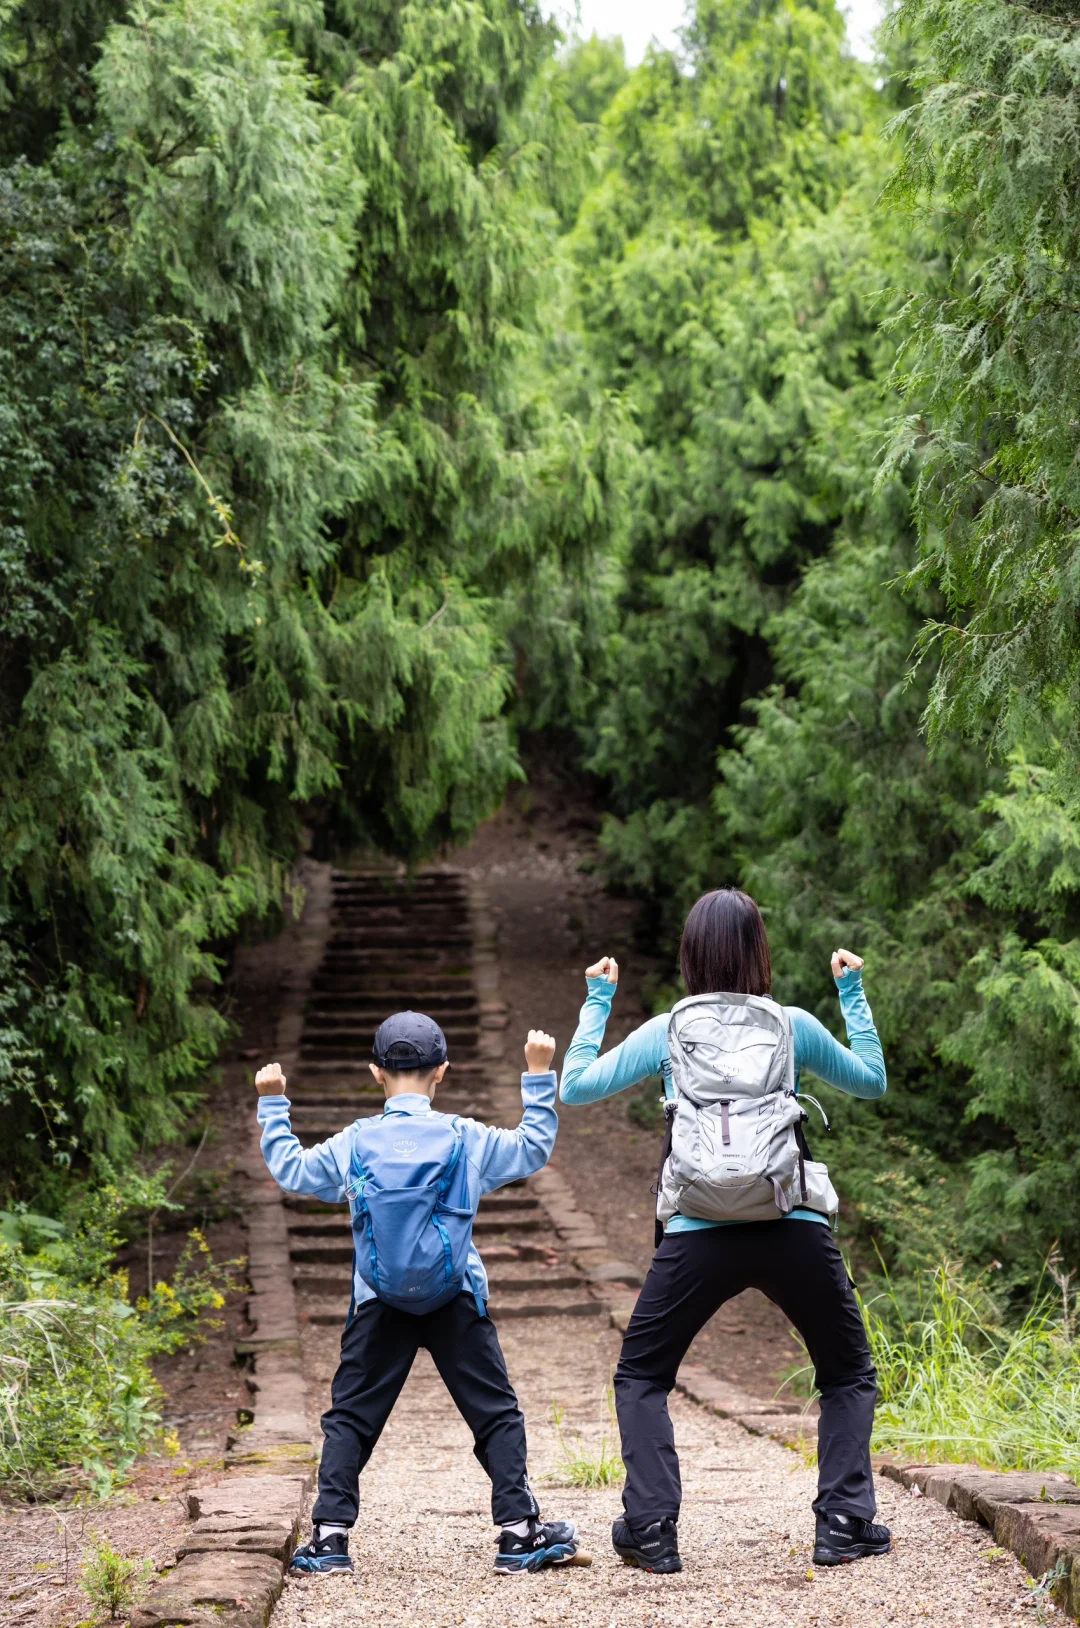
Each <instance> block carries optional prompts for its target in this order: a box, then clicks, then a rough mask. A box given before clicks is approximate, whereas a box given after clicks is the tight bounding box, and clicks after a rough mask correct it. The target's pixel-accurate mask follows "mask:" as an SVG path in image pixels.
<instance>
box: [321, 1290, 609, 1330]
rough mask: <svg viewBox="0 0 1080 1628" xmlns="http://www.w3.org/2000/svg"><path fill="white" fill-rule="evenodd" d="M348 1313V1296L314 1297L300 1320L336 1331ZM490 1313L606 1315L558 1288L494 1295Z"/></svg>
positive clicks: (594, 1304) (600, 1307) (596, 1306)
mask: <svg viewBox="0 0 1080 1628" xmlns="http://www.w3.org/2000/svg"><path fill="white" fill-rule="evenodd" d="M348 1310H349V1299H348V1295H345V1296H344V1297H343V1298H342V1299H334V1300H330V1301H322V1302H320V1301H317V1300H315V1299H314V1297H313V1298H312V1299H311V1300H310V1301H308V1303H307V1305H306V1306H305V1308H304V1310H303V1311H302V1312H301V1314H300V1320H301V1322H304V1323H310V1324H314V1325H315V1326H316V1327H323V1328H326V1327H330V1328H333V1327H336V1326H337V1325H339V1324H341V1323H344V1321H345V1318H346V1316H347V1315H348ZM488 1310H489V1312H490V1313H491V1316H492V1318H493V1319H494V1320H495V1321H498V1320H499V1319H500V1318H511V1317H596V1316H599V1315H600V1314H601V1313H606V1310H607V1308H606V1307H605V1306H603V1305H601V1303H600V1301H599V1300H592V1299H591V1298H589V1297H588V1296H585V1295H582V1294H580V1293H578V1292H576V1291H575V1290H571V1289H568V1290H565V1291H560V1290H557V1289H556V1290H550V1291H548V1292H547V1293H545V1294H543V1295H537V1296H535V1297H533V1296H530V1295H524V1294H511V1295H505V1296H503V1295H500V1296H499V1297H498V1298H496V1296H495V1295H492V1297H491V1299H490V1301H489V1302H488Z"/></svg>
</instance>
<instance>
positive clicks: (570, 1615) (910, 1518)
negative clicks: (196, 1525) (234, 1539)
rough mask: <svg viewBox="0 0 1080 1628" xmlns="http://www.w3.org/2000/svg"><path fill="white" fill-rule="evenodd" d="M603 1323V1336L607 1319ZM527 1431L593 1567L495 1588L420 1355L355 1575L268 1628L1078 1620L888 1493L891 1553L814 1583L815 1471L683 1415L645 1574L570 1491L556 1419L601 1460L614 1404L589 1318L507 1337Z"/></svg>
mask: <svg viewBox="0 0 1080 1628" xmlns="http://www.w3.org/2000/svg"><path fill="white" fill-rule="evenodd" d="M598 1321H599V1320H597V1322H598ZM500 1334H501V1338H502V1341H503V1346H504V1349H505V1351H506V1356H507V1362H508V1365H509V1368H510V1373H511V1377H512V1379H513V1380H514V1382H515V1385H516V1387H517V1390H518V1395H519V1397H520V1399H521V1401H522V1405H523V1407H524V1409H525V1413H526V1418H527V1420H528V1424H529V1440H530V1460H531V1467H532V1473H533V1478H534V1481H537V1482H540V1483H541V1487H540V1497H541V1502H542V1506H543V1509H544V1511H545V1513H546V1514H549V1515H551V1516H563V1517H569V1518H570V1519H572V1520H575V1521H576V1522H577V1523H578V1526H579V1529H580V1531H581V1533H582V1536H583V1538H584V1540H585V1542H586V1544H587V1546H588V1547H589V1549H590V1550H591V1551H592V1553H593V1554H594V1557H595V1559H594V1564H593V1565H592V1566H591V1567H590V1568H584V1567H575V1568H572V1569H566V1570H562V1571H558V1572H547V1573H543V1574H541V1575H540V1576H538V1577H496V1576H494V1574H493V1573H492V1571H491V1563H492V1558H493V1554H494V1540H493V1535H492V1534H493V1528H492V1527H491V1524H490V1513H489V1502H488V1484H487V1481H486V1479H485V1477H484V1475H483V1474H482V1472H481V1471H480V1469H479V1468H478V1466H477V1465H476V1463H475V1461H474V1459H473V1457H472V1453H471V1439H470V1437H469V1433H468V1431H467V1430H466V1428H465V1426H464V1425H463V1424H462V1422H461V1420H460V1419H459V1418H458V1416H457V1414H456V1412H455V1410H454V1407H453V1404H452V1403H451V1402H450V1399H449V1397H448V1396H447V1395H446V1393H445V1391H444V1390H443V1388H442V1386H441V1383H440V1381H439V1379H438V1376H437V1375H436V1373H435V1371H434V1368H433V1367H432V1366H431V1363H430V1361H429V1359H428V1358H427V1357H426V1355H425V1354H422V1355H421V1358H420V1359H419V1360H418V1362H417V1364H416V1367H415V1369H414V1371H413V1374H412V1376H411V1377H410V1379H409V1383H408V1385H407V1386H406V1389H405V1391H404V1392H403V1394H402V1397H401V1399H400V1401H399V1403H398V1406H397V1408H396V1409H395V1411H394V1414H393V1415H392V1417H391V1421H390V1424H389V1426H388V1428H387V1431H386V1434H385V1436H384V1437H383V1439H382V1441H381V1442H380V1444H379V1446H378V1448H377V1449H376V1452H375V1455H374V1457H373V1459H372V1461H371V1464H370V1465H369V1466H368V1469H367V1470H366V1471H365V1474H364V1477H363V1481H362V1498H361V1518H360V1525H359V1526H358V1527H357V1529H356V1532H355V1533H354V1536H353V1541H352V1553H353V1557H354V1559H355V1561H356V1563H357V1571H356V1575H355V1577H336V1578H303V1579H298V1580H290V1581H289V1582H288V1584H287V1586H286V1590H285V1593H284V1595H283V1597H282V1600H281V1602H280V1604H279V1605H278V1607H277V1609H276V1611H275V1613H274V1617H273V1622H272V1625H271V1628H324V1625H327V1628H329V1625H330V1624H333V1628H352V1625H353V1624H357V1625H359V1624H361V1623H363V1624H365V1625H366V1624H370V1623H372V1622H377V1623H378V1624H379V1625H380V1628H397V1625H398V1624H402V1625H404V1624H408V1625H410V1628H444V1625H451V1624H453V1625H464V1628H503V1625H504V1624H505V1625H511V1624H513V1625H515V1628H518V1625H521V1624H529V1623H538V1624H539V1623H544V1624H565V1625H567V1628H669V1625H670V1628H698V1625H704V1624H715V1625H720V1624H724V1625H727V1624H742V1623H748V1624H749V1623H752V1624H754V1625H755V1628H772V1625H776V1628H781V1625H783V1628H789V1625H790V1628H804V1625H809V1624H815V1623H820V1624H829V1625H830V1628H849V1625H850V1628H877V1625H878V1624H908V1623H911V1624H915V1623H922V1622H926V1621H928V1622H932V1623H933V1624H934V1625H935V1628H954V1625H955V1628H993V1625H995V1624H1001V1625H1004V1624H1016V1623H1018V1622H1032V1623H1034V1622H1037V1621H1045V1622H1055V1623H1061V1624H1064V1622H1065V1619H1064V1618H1063V1617H1062V1616H1061V1615H1060V1613H1058V1612H1057V1611H1055V1610H1054V1609H1053V1608H1052V1607H1050V1606H1047V1605H1045V1604H1042V1603H1040V1602H1039V1601H1038V1600H1037V1599H1036V1597H1035V1596H1034V1595H1033V1593H1032V1589H1031V1586H1030V1583H1029V1582H1028V1581H1027V1580H1026V1579H1025V1576H1024V1573H1023V1571H1022V1570H1021V1568H1020V1566H1019V1564H1018V1563H1017V1562H1016V1561H1015V1560H1014V1559H1013V1558H1012V1557H1011V1556H1001V1555H999V1554H998V1552H997V1551H996V1550H994V1548H993V1544H992V1539H991V1538H990V1535H989V1534H988V1533H987V1532H985V1531H983V1530H982V1529H981V1528H980V1527H977V1526H974V1525H971V1524H969V1523H966V1522H963V1521H960V1520H958V1519H957V1518H956V1517H955V1516H954V1515H951V1514H949V1513H947V1512H946V1511H945V1510H944V1509H942V1508H941V1507H940V1505H938V1504H936V1503H934V1502H933V1501H932V1500H930V1499H921V1498H920V1499H916V1498H912V1497H911V1496H910V1495H909V1494H908V1493H906V1492H904V1491H903V1490H902V1489H900V1488H899V1487H896V1486H895V1485H894V1484H893V1483H891V1482H884V1481H883V1482H881V1483H880V1485H879V1488H878V1496H879V1499H880V1507H881V1516H882V1518H883V1519H884V1520H886V1521H887V1522H888V1523H889V1524H890V1526H891V1527H892V1529H893V1532H894V1535H895V1539H896V1549H895V1551H894V1553H893V1554H892V1555H890V1556H888V1557H884V1558H882V1559H880V1560H868V1561H864V1562H861V1563H859V1564H858V1565H854V1566H850V1567H844V1568H840V1569H838V1570H835V1571H823V1570H818V1571H817V1572H815V1573H812V1574H811V1572H810V1550H811V1547H812V1515H811V1512H810V1507H809V1506H810V1500H811V1498H812V1497H813V1489H814V1472H813V1470H811V1469H809V1468H807V1467H806V1466H805V1465H804V1464H803V1463H802V1461H801V1460H800V1458H799V1457H798V1456H797V1455H795V1454H793V1453H791V1452H789V1451H788V1450H787V1449H785V1448H782V1447H779V1446H777V1445H776V1444H775V1443H773V1442H771V1441H768V1440H766V1439H764V1438H761V1437H755V1436H749V1435H747V1434H746V1433H745V1432H744V1431H743V1430H742V1429H741V1428H740V1427H739V1426H737V1425H735V1424H731V1423H729V1422H728V1421H726V1420H722V1419H718V1418H716V1417H715V1416H713V1415H711V1414H708V1413H706V1412H705V1411H704V1410H703V1409H700V1408H698V1407H696V1406H695V1405H694V1404H693V1403H690V1402H687V1401H683V1400H681V1399H679V1398H675V1399H673V1410H674V1414H675V1418H676V1430H677V1434H678V1441H679V1446H680V1452H681V1457H682V1465H683V1480H684V1487H685V1498H686V1503H685V1507H684V1512H683V1518H682V1521H681V1522H680V1547H681V1549H682V1554H683V1559H684V1562H685V1565H686V1570H685V1571H684V1572H683V1573H682V1575H681V1576H677V1577H668V1578H653V1577H648V1576H646V1575H645V1574H644V1573H642V1572H639V1571H635V1570H633V1569H631V1568H630V1567H626V1566H623V1565H621V1564H620V1563H619V1562H618V1561H617V1560H616V1558H615V1556H614V1555H613V1554H612V1552H611V1548H610V1542H609V1532H610V1523H611V1519H612V1517H613V1516H614V1515H615V1514H616V1513H617V1512H618V1508H619V1488H618V1487H617V1486H612V1487H607V1488H604V1489H602V1490H599V1491H594V1492H585V1491H582V1490H580V1489H578V1488H574V1487H566V1486H560V1485H559V1484H558V1475H559V1466H560V1464H561V1462H562V1454H561V1451H560V1446H559V1441H558V1437H557V1435H556V1432H555V1429H554V1424H553V1416H552V1409H553V1404H555V1403H558V1404H560V1405H561V1406H562V1407H563V1408H564V1410H565V1415H564V1433H565V1434H566V1439H567V1440H568V1442H574V1441H575V1437H574V1434H573V1432H574V1431H575V1430H576V1431H579V1432H580V1440H581V1443H582V1445H583V1446H587V1447H588V1448H589V1449H590V1450H591V1451H592V1452H593V1453H595V1451H596V1449H597V1447H598V1446H599V1442H600V1435H601V1429H602V1426H606V1427H607V1428H608V1430H609V1431H610V1425H609V1423H608V1418H607V1410H606V1407H605V1404H604V1391H605V1387H606V1386H607V1384H608V1383H609V1380H610V1375H611V1372H612V1369H613V1366H614V1363H615V1360H616V1357H617V1355H618V1336H617V1335H616V1334H614V1333H613V1332H612V1331H610V1330H609V1329H605V1328H600V1327H598V1326H596V1323H594V1322H593V1321H592V1320H591V1319H589V1320H585V1319H576V1318H569V1317H563V1318H537V1319H535V1320H526V1321H521V1322H505V1323H504V1324H503V1325H502V1327H501V1329H500ZM337 1348H338V1335H337V1333H336V1332H335V1331H333V1330H331V1329H326V1328H310V1329H309V1330H308V1331H307V1332H306V1334H305V1355H306V1361H307V1366H308V1371H309V1374H310V1375H311V1377H312V1394H313V1405H314V1407H315V1409H316V1411H318V1409H320V1408H321V1407H322V1406H323V1405H324V1403H325V1398H326V1394H327V1391H328V1386H329V1380H330V1376H331V1374H332V1373H333V1370H334V1367H335V1365H336V1360H337Z"/></svg>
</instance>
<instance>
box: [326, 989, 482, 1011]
mask: <svg viewBox="0 0 1080 1628" xmlns="http://www.w3.org/2000/svg"><path fill="white" fill-rule="evenodd" d="M415 999H416V992H415V990H397V991H394V992H392V993H389V994H387V993H384V992H382V991H381V990H374V991H372V990H371V989H370V988H369V987H368V986H367V985H363V986H358V987H357V989H356V991H355V992H353V993H349V992H348V991H345V990H343V991H342V992H341V993H340V994H334V995H330V994H326V995H323V994H320V995H316V996H315V997H314V998H313V999H312V1000H310V1001H308V1003H307V1006H306V1007H305V1009H304V1015H305V1017H306V1018H312V1017H316V1018H322V1019H326V1018H340V1017H346V1018H366V1017H375V1018H376V1019H378V1017H379V1014H380V1013H383V1014H385V1013H386V1012H394V1011H402V1010H408V1006H407V1004H406V1005H403V1003H407V1002H409V1001H411V1000H415ZM414 1010H415V1008H414ZM424 1011H425V1012H426V1013H427V1014H428V1016H429V1017H433V1018H437V1019H439V1018H441V1015H442V1014H443V1013H445V1014H446V1016H447V1017H449V1016H450V1015H451V1014H454V1015H460V1016H462V1017H473V1016H479V1013H480V1001H479V998H478V997H477V995H476V992H475V990H471V989H461V990H448V991H445V992H439V991H436V992H429V993H428V994H426V995H425V996H424Z"/></svg>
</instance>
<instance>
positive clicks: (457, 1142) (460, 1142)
mask: <svg viewBox="0 0 1080 1628" xmlns="http://www.w3.org/2000/svg"><path fill="white" fill-rule="evenodd" d="M450 1125H451V1128H452V1130H453V1132H454V1151H453V1153H451V1155H450V1157H449V1159H448V1160H447V1161H446V1169H445V1170H444V1171H443V1173H442V1179H441V1180H440V1182H439V1197H440V1198H445V1197H446V1195H447V1193H448V1192H449V1191H450V1183H451V1182H452V1181H453V1179H454V1172H455V1170H456V1169H457V1167H458V1165H459V1163H460V1162H461V1153H462V1149H463V1148H464V1146H465V1138H464V1137H463V1136H462V1134H461V1122H460V1120H459V1118H458V1115H457V1114H454V1115H453V1116H452V1117H451V1119H450Z"/></svg>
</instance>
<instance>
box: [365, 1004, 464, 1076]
mask: <svg viewBox="0 0 1080 1628" xmlns="http://www.w3.org/2000/svg"><path fill="white" fill-rule="evenodd" d="M371 1054H372V1056H373V1057H374V1059H375V1061H376V1063H377V1064H378V1065H379V1067H380V1068H388V1069H389V1070H390V1071H391V1073H395V1072H396V1073H399V1074H411V1073H412V1072H413V1071H414V1070H416V1069H421V1068H438V1066H439V1064H440V1063H445V1062H446V1036H445V1035H444V1034H443V1032H442V1030H441V1029H440V1028H439V1025H438V1024H437V1023H436V1022H435V1019H434V1018H429V1017H427V1016H426V1015H425V1013H423V1012H395V1013H394V1014H393V1015H392V1016H391V1017H388V1018H387V1019H386V1021H385V1023H380V1024H379V1027H378V1028H377V1029H376V1030H375V1043H374V1045H373V1046H372V1048H371Z"/></svg>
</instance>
